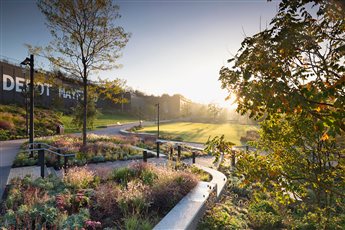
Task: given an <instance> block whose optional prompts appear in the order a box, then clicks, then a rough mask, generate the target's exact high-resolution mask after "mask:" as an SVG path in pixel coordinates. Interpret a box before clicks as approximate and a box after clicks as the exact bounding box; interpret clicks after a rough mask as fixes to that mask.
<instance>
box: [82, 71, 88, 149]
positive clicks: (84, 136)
mask: <svg viewBox="0 0 345 230" xmlns="http://www.w3.org/2000/svg"><path fill="white" fill-rule="evenodd" d="M84 74H85V75H84V79H83V83H84V100H83V106H84V119H83V147H86V124H87V78H86V69H85V70H84Z"/></svg>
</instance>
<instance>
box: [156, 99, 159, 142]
mask: <svg viewBox="0 0 345 230" xmlns="http://www.w3.org/2000/svg"><path fill="white" fill-rule="evenodd" d="M156 106H157V140H158V139H159V103H157V104H156Z"/></svg>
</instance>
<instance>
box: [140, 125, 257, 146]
mask: <svg viewBox="0 0 345 230" xmlns="http://www.w3.org/2000/svg"><path fill="white" fill-rule="evenodd" d="M257 127H258V126H255V125H240V124H229V123H227V124H210V123H191V122H178V123H166V124H164V123H163V124H161V125H160V133H161V135H169V136H174V137H177V136H179V137H182V138H183V140H184V141H192V142H201V143H204V142H206V141H207V139H208V137H209V136H211V137H214V136H217V135H218V136H219V135H222V134H224V135H225V137H226V139H227V140H229V141H231V142H233V143H235V144H236V145H240V144H241V142H240V138H241V136H245V135H246V131H248V130H255V129H257ZM139 132H147V133H156V132H157V126H147V127H144V129H142V130H140V131H139Z"/></svg>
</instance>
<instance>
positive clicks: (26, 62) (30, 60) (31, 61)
mask: <svg viewBox="0 0 345 230" xmlns="http://www.w3.org/2000/svg"><path fill="white" fill-rule="evenodd" d="M20 64H21V65H29V66H30V133H29V143H30V144H32V143H34V55H32V54H31V55H30V58H28V57H27V58H25V60H24V61H22V62H21V63H20ZM31 154H32V153H31Z"/></svg>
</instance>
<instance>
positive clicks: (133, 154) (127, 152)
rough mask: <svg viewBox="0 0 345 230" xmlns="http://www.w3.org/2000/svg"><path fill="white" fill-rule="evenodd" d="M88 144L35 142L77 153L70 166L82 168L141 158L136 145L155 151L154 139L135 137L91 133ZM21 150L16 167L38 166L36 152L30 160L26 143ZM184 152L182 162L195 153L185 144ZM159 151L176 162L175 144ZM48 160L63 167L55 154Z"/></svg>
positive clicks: (68, 138)
mask: <svg viewBox="0 0 345 230" xmlns="http://www.w3.org/2000/svg"><path fill="white" fill-rule="evenodd" d="M87 141H88V143H87V145H86V147H85V148H83V147H82V139H81V138H80V137H76V136H72V135H62V136H54V137H50V138H40V139H36V142H40V143H46V144H48V145H51V146H54V147H56V148H61V153H62V154H70V153H74V154H76V157H75V158H72V159H70V160H69V166H73V165H77V166H82V165H85V164H89V163H99V162H106V161H116V160H129V159H140V158H142V152H141V151H140V150H138V149H135V148H133V146H136V147H140V148H143V149H148V150H152V151H156V143H155V141H154V140H150V139H146V140H141V139H139V138H137V137H132V136H128V137H121V136H112V137H110V136H99V135H94V134H90V135H88V137H87ZM21 149H22V150H23V152H20V153H18V155H17V156H16V158H15V160H14V163H13V167H22V166H32V165H36V164H37V163H38V154H37V153H35V154H34V156H33V157H29V154H28V153H27V152H25V151H24V150H25V149H28V144H27V143H25V144H23V145H22V147H21ZM171 149H173V156H171V154H170V151H171ZM181 150H182V151H181V158H180V159H185V158H191V157H192V152H193V151H195V150H192V149H191V148H189V147H188V146H185V145H181ZM160 152H161V153H165V154H167V155H168V156H169V158H171V159H175V160H176V158H177V152H178V146H177V145H176V144H173V143H164V144H161V145H160ZM196 155H197V156H204V155H207V153H205V152H203V151H196ZM148 157H153V155H152V154H149V153H148ZM45 159H46V163H47V166H48V167H50V166H52V167H54V168H61V167H62V164H63V160H60V162H59V161H58V158H57V156H56V155H53V154H49V153H48V154H46V156H45Z"/></svg>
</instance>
